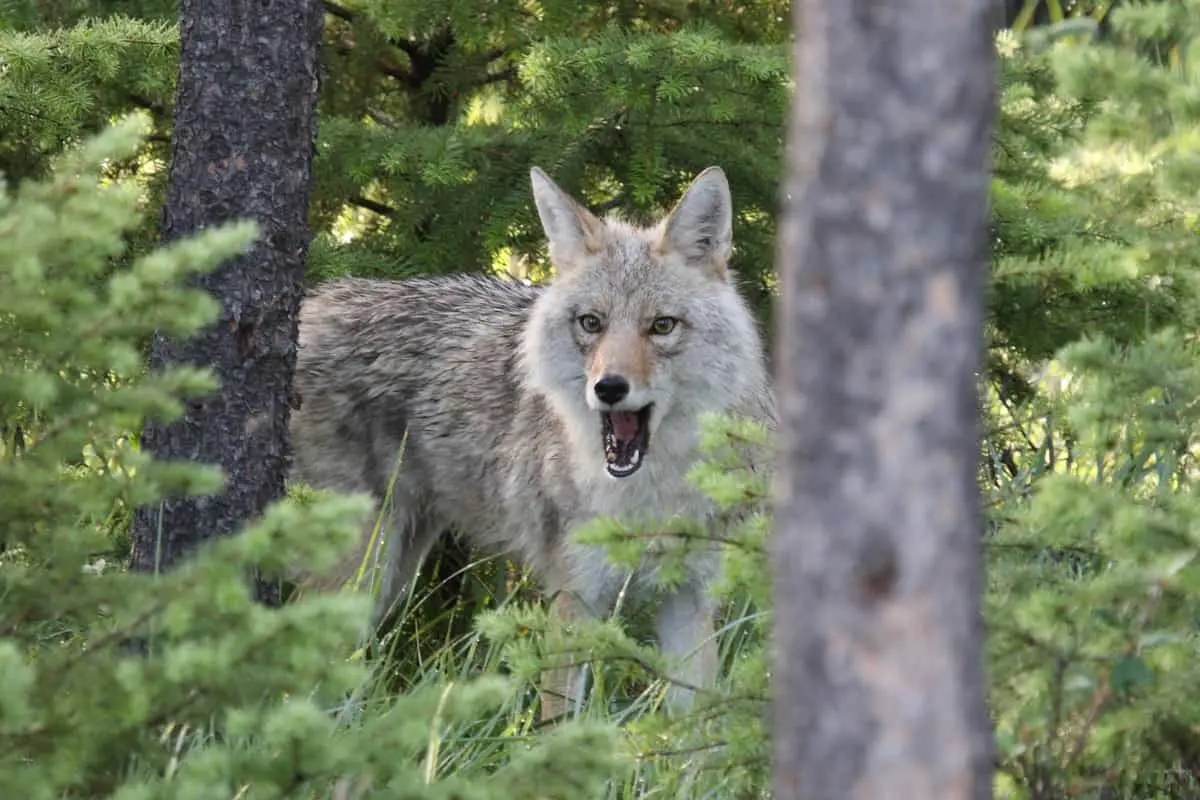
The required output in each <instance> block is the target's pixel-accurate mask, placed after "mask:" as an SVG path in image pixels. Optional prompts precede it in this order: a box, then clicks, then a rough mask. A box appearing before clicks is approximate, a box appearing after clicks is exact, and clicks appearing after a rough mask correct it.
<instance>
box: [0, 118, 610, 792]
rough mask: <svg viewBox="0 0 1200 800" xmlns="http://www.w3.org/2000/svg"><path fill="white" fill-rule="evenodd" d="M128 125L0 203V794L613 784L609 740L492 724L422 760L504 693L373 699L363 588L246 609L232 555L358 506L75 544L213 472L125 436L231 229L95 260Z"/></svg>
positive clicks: (330, 524)
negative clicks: (161, 538)
mask: <svg viewBox="0 0 1200 800" xmlns="http://www.w3.org/2000/svg"><path fill="white" fill-rule="evenodd" d="M144 127H145V120H144V119H131V120H126V121H123V122H121V123H120V124H118V125H116V126H115V127H113V128H111V129H110V130H107V131H105V132H104V133H102V134H101V135H99V136H97V137H95V138H90V139H88V140H86V141H85V143H84V144H83V145H82V146H81V147H79V148H72V149H70V150H68V151H67V152H66V153H65V154H64V155H63V156H62V157H61V158H60V159H59V161H58V163H57V164H56V165H55V168H54V169H53V171H52V173H51V175H50V176H49V177H48V178H47V179H46V180H44V181H39V182H26V183H23V184H22V185H21V186H20V187H19V188H18V189H17V190H16V191H13V192H10V191H7V190H6V191H5V192H4V193H3V194H2V195H0V409H3V411H4V412H5V417H6V418H9V419H15V418H24V419H27V420H30V421H32V425H31V427H30V428H29V431H30V432H25V431H24V430H22V431H21V432H20V433H19V434H18V433H11V435H10V436H9V437H8V441H7V444H6V446H5V449H4V451H3V453H2V455H3V458H2V459H0V498H3V499H2V501H0V541H2V542H3V545H4V548H3V553H2V555H0V630H2V631H3V638H2V639H0V674H3V676H4V680H3V681H0V796H3V797H12V798H17V797H20V798H30V799H31V800H36V799H37V798H61V797H101V796H103V797H115V798H121V800H148V799H149V798H163V799H164V800H166V798H197V799H199V798H214V799H215V798H223V799H227V798H230V797H247V798H285V797H287V798H291V797H312V796H330V797H404V798H447V799H448V798H479V800H485V799H486V798H496V799H497V800H499V799H500V798H504V799H505V800H507V799H508V798H513V797H535V796H536V797H545V798H563V799H564V800H566V799H567V798H578V797H590V796H599V795H600V794H601V793H602V791H603V789H604V786H605V784H606V781H607V780H609V779H611V778H612V777H613V776H615V775H619V762H618V759H617V753H616V750H615V747H614V744H615V743H614V740H613V736H612V732H611V729H610V728H608V727H606V726H597V725H591V726H587V725H570V726H564V727H563V728H561V729H560V730H559V731H557V732H556V733H555V734H554V735H553V736H548V737H543V739H541V740H540V741H538V742H536V743H533V744H532V745H531V743H529V742H527V741H526V740H525V739H523V738H521V737H516V736H514V737H511V738H510V739H509V740H508V742H507V745H508V746H507V747H506V748H505V749H504V751H503V752H502V753H499V754H497V757H496V758H495V759H494V760H493V761H491V762H489V763H487V764H481V765H479V766H478V769H475V770H472V769H470V768H460V769H455V770H454V771H450V772H448V771H446V770H445V765H446V761H445V760H444V757H440V756H439V753H440V752H441V750H440V746H441V743H442V741H443V740H444V739H446V738H453V736H454V735H455V734H454V731H455V730H456V728H457V727H458V726H460V725H461V724H462V723H463V722H464V721H472V722H473V721H476V720H478V719H480V718H486V717H487V716H488V715H492V714H495V713H496V712H497V710H498V709H501V710H502V709H503V708H504V707H505V706H506V705H507V704H508V703H510V701H511V697H512V690H511V688H510V687H509V686H508V683H507V682H506V681H504V680H503V679H500V678H498V677H495V676H491V677H487V676H483V677H480V678H479V679H477V680H470V681H467V682H465V683H462V684H457V683H454V684H451V683H445V684H442V685H433V684H431V685H426V686H423V687H419V688H418V689H415V690H414V691H412V692H410V693H408V694H406V695H403V696H399V697H395V698H389V699H385V698H381V697H379V696H377V695H373V694H372V691H373V690H372V686H373V681H374V678H373V676H372V674H371V672H370V671H369V668H368V666H367V664H366V663H365V662H364V661H363V660H362V659H361V658H358V657H355V655H354V654H355V648H356V646H357V644H358V642H359V641H360V639H361V638H362V637H363V636H364V635H365V634H366V629H367V622H368V619H369V617H368V614H369V609H368V601H367V600H366V599H365V598H362V597H356V596H353V595H346V594H343V595H326V596H318V597H310V598H305V599H303V600H301V601H299V602H294V603H290V604H287V605H285V606H284V607H283V608H280V609H271V608H268V607H265V606H262V605H259V604H257V603H255V602H254V600H253V595H252V590H251V585H250V581H249V580H248V573H249V571H250V569H251V568H257V569H261V570H264V571H265V572H266V573H267V574H274V575H283V574H285V573H286V572H287V571H288V570H289V569H292V568H295V567H301V568H315V569H320V568H322V567H323V566H326V567H327V566H329V565H330V564H331V563H332V562H333V561H334V560H335V559H336V558H337V557H338V556H339V555H340V554H342V553H344V552H345V550H346V549H347V548H348V547H349V546H352V541H353V539H354V538H355V536H356V535H357V531H358V526H359V525H360V524H361V522H362V521H363V519H364V515H365V513H366V511H367V508H368V504H367V501H366V498H363V497H341V498H335V497H327V496H321V497H316V498H313V497H308V498H305V499H304V500H288V501H286V502H282V503H279V504H276V505H274V506H272V507H271V508H270V509H269V510H268V511H267V513H266V514H264V516H263V517H262V518H261V519H260V520H258V521H256V522H255V523H254V524H252V525H250V526H248V527H247V528H246V530H245V531H243V532H241V533H240V534H238V535H236V536H232V537H229V538H227V539H222V540H220V541H214V542H211V543H209V544H208V545H206V546H205V547H203V548H201V549H200V550H199V551H198V552H197V553H196V554H195V556H194V557H191V558H189V559H187V560H186V562H185V563H183V564H182V565H181V566H180V567H179V568H177V569H173V570H171V571H169V572H166V573H163V574H158V575H143V574H134V573H129V572H125V571H123V570H121V569H119V568H115V567H116V566H117V565H110V564H106V562H105V560H104V559H103V558H102V557H100V556H99V555H98V554H101V553H105V552H106V551H108V550H110V549H111V541H109V537H110V535H111V533H110V531H109V530H108V527H107V526H106V524H105V523H106V520H107V518H108V516H109V515H110V514H111V513H112V510H113V509H114V508H115V507H117V506H120V505H125V506H133V505H136V504H143V503H151V502H154V501H155V500H156V499H157V498H160V497H162V496H164V494H165V493H167V492H180V491H186V492H196V493H204V492H206V491H211V490H213V489H215V488H216V487H217V486H218V485H219V481H220V480H221V476H220V475H219V474H217V473H216V471H215V469H213V468H210V467H205V466H201V465H195V464H186V463H184V464H164V463H157V462H155V461H152V460H151V459H149V458H148V457H147V456H145V455H144V454H141V453H139V452H138V450H137V449H136V447H133V446H132V445H131V444H130V442H129V440H128V437H127V435H126V433H125V432H126V431H128V430H130V429H131V428H135V427H137V424H138V422H139V421H140V419H142V418H143V417H146V416H151V417H164V416H167V417H169V416H171V415H174V414H177V413H179V410H180V401H181V399H182V398H184V397H192V396H196V395H198V394H202V393H203V392H204V391H206V390H208V389H210V388H211V387H212V385H213V384H212V382H211V377H210V376H209V375H207V374H206V373H204V372H202V371H200V370H197V369H171V370H168V371H166V372H163V373H155V374H151V375H147V374H144V369H143V361H142V357H141V350H140V346H139V343H140V342H141V341H142V340H144V338H145V337H146V336H147V335H148V334H149V333H150V332H151V331H152V330H154V329H155V328H161V329H163V330H167V331H170V332H171V333H175V334H181V335H182V334H187V333H190V332H191V331H194V330H195V329H196V328H197V327H199V326H201V325H202V324H204V323H205V322H207V321H208V320H209V319H211V317H212V316H213V313H214V311H215V306H214V303H213V301H212V299H211V298H209V297H207V296H206V295H204V294H202V293H200V292H198V291H195V290H191V289H187V288H185V284H186V279H187V277H188V276H189V275H193V274H195V273H196V272H198V271H200V270H204V269H210V268H212V267H214V266H215V265H216V264H217V263H219V262H220V261H221V260H222V259H223V258H227V257H229V256H230V255H232V254H234V253H236V252H237V251H238V250H239V249H240V248H242V247H244V246H245V245H246V244H247V243H248V242H249V241H250V239H251V237H252V236H253V235H254V229H253V227H252V226H250V225H245V224H236V225H229V226H223V227H220V228H217V229H212V230H210V231H208V232H206V233H204V234H203V235H201V236H197V237H195V238H190V239H186V240H182V241H180V242H177V243H174V244H172V245H170V246H169V247H166V248H163V249H158V250H156V251H154V252H152V253H150V254H147V255H144V256H141V257H138V258H136V259H133V260H132V263H130V264H129V265H128V266H115V267H114V264H117V263H119V262H120V260H121V257H122V255H123V253H124V251H125V249H126V247H127V243H126V242H125V241H124V239H123V236H124V234H125V233H126V232H128V231H129V230H131V229H132V228H134V227H135V226H136V225H137V224H138V222H139V218H140V208H139V205H140V204H139V192H138V191H137V187H136V186H133V185H130V184H127V183H122V182H120V181H117V182H111V181H109V180H107V179H106V178H105V166H104V165H105V164H106V163H108V162H110V161H112V160H119V159H122V158H125V157H127V156H128V155H129V154H130V153H131V152H133V150H134V149H135V148H136V147H137V146H138V145H139V143H140V141H141V136H142V133H143V129H144ZM84 458H85V459H86V461H85V462H84V463H82V464H80V460H81V459H84ZM73 464H74V465H75V466H72V465H73ZM368 704H369V706H370V713H364V710H363V709H364V708H365V707H367V705H368Z"/></svg>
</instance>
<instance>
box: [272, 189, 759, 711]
mask: <svg viewBox="0 0 1200 800" xmlns="http://www.w3.org/2000/svg"><path fill="white" fill-rule="evenodd" d="M531 178H532V182H533V188H534V196H535V200H536V202H537V206H538V212H539V215H540V216H541V218H542V222H543V226H544V228H545V229H546V233H547V236H548V239H549V243H550V252H551V257H552V259H553V261H554V264H555V267H556V270H557V273H558V274H557V277H556V278H555V279H554V280H553V281H552V282H550V283H549V284H548V285H547V286H545V287H538V288H534V287H528V286H524V285H521V284H518V283H516V282H512V281H505V280H501V279H497V278H489V277H483V276H457V277H443V278H420V279H413V280H406V281H399V282H392V281H378V280H365V279H355V278H350V279H342V280H336V281H331V282H329V283H326V284H325V285H323V286H321V287H320V288H319V289H318V290H317V291H316V292H315V293H314V294H313V295H312V296H310V297H309V298H308V299H307V300H306V301H305V303H304V305H303V308H302V312H301V321H300V352H299V359H298V363H297V370H296V384H297V388H298V390H299V393H300V400H301V405H300V408H299V410H298V411H297V412H296V413H295V414H294V416H293V418H292V434H293V443H294V451H295V458H294V467H293V476H294V477H298V478H301V479H303V480H305V481H307V482H309V483H310V484H312V485H314V486H319V487H324V488H329V489H333V490H337V491H343V492H358V491H366V492H370V493H372V494H374V495H375V496H376V497H377V498H380V499H382V497H383V495H384V493H385V492H386V490H387V487H388V484H389V480H390V478H391V477H392V473H393V469H394V467H395V465H396V457H397V455H398V453H399V451H400V449H401V447H402V444H403V447H404V453H403V459H402V462H401V466H400V470H399V473H398V478H397V481H396V485H395V487H394V491H393V503H392V506H393V509H394V510H395V511H396V512H397V513H396V514H395V517H396V522H395V523H394V525H393V528H392V530H391V531H390V534H389V541H388V555H387V572H386V578H385V584H384V585H385V591H384V594H383V596H382V597H381V601H380V602H381V604H390V603H393V602H395V601H396V600H397V599H398V598H399V597H401V596H403V592H404V591H406V589H407V584H408V583H409V582H410V581H411V579H412V577H413V576H414V574H415V572H416V570H417V569H418V567H419V564H420V561H421V559H422V558H423V557H424V556H425V554H426V553H427V551H428V549H429V547H430V546H431V544H432V543H433V541H434V540H435V539H436V537H437V536H438V535H440V534H441V533H442V532H443V531H446V530H448V529H452V530H454V531H456V532H458V533H459V534H461V535H462V536H464V537H466V538H467V540H468V541H469V542H470V543H471V544H473V545H475V546H478V547H482V548H486V549H491V550H499V551H503V552H507V553H509V554H512V555H513V556H515V557H516V558H518V559H520V560H521V561H523V562H524V563H526V564H528V565H530V566H532V567H533V568H534V569H535V570H536V572H537V573H538V574H539V575H540V576H541V579H542V580H543V582H544V583H545V585H546V588H547V589H549V590H550V591H552V592H565V593H569V594H570V595H572V596H573V597H574V598H576V600H577V601H578V603H579V604H580V606H581V608H582V610H583V611H584V612H586V613H593V614H599V613H604V612H605V611H606V610H607V609H608V608H610V607H611V604H612V603H613V601H614V599H615V596H616V594H617V592H618V591H619V589H620V588H621V586H622V584H623V583H624V580H625V578H626V576H625V575H623V574H622V573H621V572H620V571H619V570H618V569H617V568H615V567H613V566H612V565H611V564H609V563H608V562H607V561H606V559H605V557H604V555H603V553H602V552H600V551H597V550H596V549H594V548H592V547H589V546H585V545H581V544H578V543H575V542H573V541H572V540H571V539H570V536H569V534H570V531H571V530H572V529H573V528H575V527H576V526H578V525H579V524H581V523H584V522H586V521H588V520H589V519H591V518H593V517H594V516H595V515H597V514H611V515H619V516H629V515H651V516H653V517H654V518H659V519H665V518H669V517H670V516H671V515H674V514H680V513H682V514H689V515H704V514H707V513H708V512H709V511H710V508H709V504H708V503H707V501H706V500H705V499H704V498H703V497H702V496H701V495H700V494H699V493H698V492H697V491H696V490H695V489H694V488H693V487H691V486H690V485H689V484H688V483H687V482H686V480H685V478H684V475H685V473H686V472H687V470H688V468H689V467H690V466H691V464H692V462H693V461H694V459H695V455H696V452H695V447H696V444H697V440H698V439H697V429H696V423H697V416H698V415H699V414H700V413H701V412H703V411H733V412H735V413H740V414H744V415H748V416H751V417H755V418H759V419H764V420H767V421H773V419H774V404H773V400H772V397H771V390H770V387H769V383H768V377H767V370H766V365H765V361H764V356H763V349H762V344H761V342H760V340H759V337H758V333H757V330H756V326H755V323H754V319H753V317H752V315H751V314H750V312H749V310H748V308H747V307H746V305H745V303H744V301H743V300H742V298H741V297H740V296H739V295H738V293H737V291H736V290H735V288H734V287H733V285H732V280H731V277H730V275H729V274H728V272H727V270H726V267H725V262H726V260H727V258H728V254H729V251H730V248H731V242H732V238H731V235H730V221H731V219H732V215H731V209H730V200H729V189H728V185H727V184H726V182H725V177H724V174H723V173H721V172H720V170H718V169H715V168H713V169H709V170H706V171H705V172H704V173H702V174H701V176H699V177H698V178H697V179H696V181H695V182H694V183H693V185H692V187H691V189H689V191H688V193H687V194H686V195H685V196H684V198H683V199H682V200H681V201H680V204H679V206H677V208H676V210H675V211H674V212H673V213H672V215H670V216H669V217H668V218H667V219H664V220H663V221H662V222H660V223H659V225H657V226H655V227H652V228H648V229H641V228H636V227H634V226H631V225H628V224H626V223H624V222H621V221H619V220H604V221H602V220H599V219H597V218H596V217H594V216H592V215H591V214H590V213H589V212H587V211H586V210H584V209H583V208H582V207H581V206H579V205H578V204H576V203H575V202H574V201H573V200H571V199H570V198H569V197H568V196H567V195H566V194H565V193H563V192H562V190H561V189H559V188H558V187H557V186H556V185H555V184H554V183H553V182H552V181H551V180H550V179H549V178H548V177H546V175H545V174H544V173H542V172H541V171H540V170H537V169H536V168H535V169H534V171H533V172H532V175H531ZM586 312H595V313H596V314H598V315H600V316H601V317H602V318H603V320H604V330H603V331H602V332H601V333H599V334H590V333H588V332H586V331H584V330H582V329H581V327H580V324H579V322H578V317H579V315H580V314H583V313H586ZM662 315H669V316H671V317H674V318H678V319H679V320H680V321H681V322H680V323H679V324H678V325H677V326H676V327H675V329H674V330H673V331H672V332H670V333H669V334H667V335H663V336H651V335H650V334H648V333H647V332H646V325H647V321H648V320H652V319H654V318H655V317H656V316H662ZM589 369H592V370H593V371H594V370H596V369H603V370H604V371H605V374H612V373H613V371H614V370H616V371H618V372H622V371H623V373H624V374H625V375H626V377H629V379H630V382H631V384H632V389H631V392H630V396H629V399H628V400H627V401H625V402H623V403H622V404H620V407H621V408H625V407H630V408H632V407H633V406H632V405H631V404H633V403H637V404H641V405H644V404H645V403H648V402H652V403H653V404H654V407H653V411H652V412H651V423H650V429H651V433H650V439H649V446H648V448H647V450H646V455H645V459H644V463H643V465H642V466H641V468H640V469H638V470H637V471H636V472H635V473H634V474H632V475H630V476H629V477H625V478H614V477H612V476H611V475H610V474H609V473H608V472H606V469H605V461H604V450H603V447H602V442H601V435H600V416H599V411H598V408H601V407H603V406H602V404H601V405H599V406H598V405H597V404H598V403H599V401H598V399H597V397H596V395H595V393H594V392H593V391H592V389H591V386H592V384H593V382H594V381H595V379H596V377H597V375H596V374H592V375H591V376H590V377H589ZM638 376H641V377H640V378H639V377H638ZM406 431H407V439H406V438H405V434H406ZM653 569H654V565H653V563H648V564H646V565H644V566H643V567H642V568H640V569H639V570H638V571H637V573H636V574H635V576H634V581H633V585H634V586H635V587H638V588H642V587H645V586H646V585H647V584H648V579H649V578H651V577H652V574H653ZM715 570H716V561H715V555H714V554H713V553H711V552H709V553H703V554H699V555H696V556H695V557H694V558H693V559H692V561H691V562H690V563H689V580H688V581H687V583H686V584H685V585H684V586H683V587H681V588H680V589H679V590H678V591H677V592H676V593H675V594H674V596H672V597H668V598H667V599H666V600H665V601H664V602H663V604H662V606H661V611H660V614H659V619H660V624H659V637H660V640H661V643H662V646H663V649H664V651H666V652H667V653H668V654H670V655H672V656H674V657H676V658H682V657H685V656H688V655H691V654H692V651H693V650H696V649H697V648H699V650H700V651H701V653H700V656H698V657H697V658H696V659H693V662H692V666H690V667H688V666H685V667H684V668H683V670H682V672H681V673H679V676H680V680H682V681H683V682H685V683H695V682H699V683H703V682H705V681H708V680H711V678H712V677H713V676H712V674H711V673H712V671H713V669H715V650H714V649H713V645H712V643H711V642H707V643H706V642H704V641H703V640H704V639H705V637H708V638H709V639H711V637H712V622H711V616H712V611H713V608H712V602H711V600H710V599H709V598H708V597H707V595H706V593H705V591H704V589H705V587H706V586H707V585H708V584H709V582H710V581H711V579H712V577H713V575H714V574H715ZM344 578H345V574H344V571H343V573H342V574H339V575H336V576H333V582H334V583H337V582H339V581H341V580H343V579H344ZM671 696H672V698H673V699H675V700H680V701H683V702H686V701H687V700H688V699H689V695H688V692H687V691H686V690H684V691H675V692H673V693H672V695H671Z"/></svg>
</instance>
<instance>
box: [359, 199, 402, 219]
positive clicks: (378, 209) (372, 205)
mask: <svg viewBox="0 0 1200 800" xmlns="http://www.w3.org/2000/svg"><path fill="white" fill-rule="evenodd" d="M348 202H349V203H350V204H351V205H355V206H358V207H359V208H365V209H366V210H367V211H373V212H375V213H376V214H379V215H380V216H383V217H395V216H396V209H394V208H392V207H391V206H389V205H387V204H385V203H380V202H378V201H375V200H371V199H370V198H368V197H363V196H362V195H361V194H356V195H354V196H353V197H351V198H350V200H349V201H348Z"/></svg>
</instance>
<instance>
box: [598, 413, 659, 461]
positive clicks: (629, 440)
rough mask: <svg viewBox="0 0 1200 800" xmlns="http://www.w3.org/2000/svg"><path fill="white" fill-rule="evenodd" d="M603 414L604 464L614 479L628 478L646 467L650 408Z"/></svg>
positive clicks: (601, 432) (601, 422)
mask: <svg viewBox="0 0 1200 800" xmlns="http://www.w3.org/2000/svg"><path fill="white" fill-rule="evenodd" d="M652 406H653V404H651V405H649V406H646V407H645V408H643V409H641V410H640V411H601V412H600V436H601V438H602V439H603V440H604V462H605V468H606V469H607V470H608V474H609V475H612V476H613V477H614V478H628V477H629V476H630V475H632V474H633V473H635V472H637V471H638V467H640V466H642V459H643V458H645V456H646V450H647V448H649V446H650V409H651V408H652Z"/></svg>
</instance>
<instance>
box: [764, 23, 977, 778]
mask: <svg viewBox="0 0 1200 800" xmlns="http://www.w3.org/2000/svg"><path fill="white" fill-rule="evenodd" d="M796 13H797V15H798V16H797V20H796V21H797V23H798V34H797V41H796V47H795V56H796V60H795V63H796V76H797V89H796V97H795V99H794V101H793V102H794V108H793V117H792V120H791V126H790V130H789V133H788V145H789V149H790V169H789V173H788V177H787V180H786V190H785V202H784V208H785V212H784V213H785V217H784V219H783V221H782V226H781V237H780V244H779V252H778V262H779V267H780V272H781V278H782V294H783V298H782V305H781V314H780V316H779V318H778V320H777V330H778V335H779V339H778V369H777V375H778V380H779V383H778V386H779V400H780V422H781V428H782V430H781V433H782V445H783V453H782V454H781V461H780V469H781V474H780V476H779V483H778V488H779V495H778V505H777V509H776V533H775V537H774V540H773V549H774V553H773V555H774V558H773V563H774V564H775V570H776V571H775V574H774V593H775V604H776V619H777V620H779V622H778V623H777V624H776V629H775V644H774V647H775V654H774V660H775V663H774V681H775V684H774V686H775V693H776V695H777V697H776V702H775V704H774V721H773V725H774V746H775V758H776V763H775V780H774V783H775V797H776V798H777V800H791V798H804V800H824V799H825V798H828V799H829V800H846V799H847V798H863V800H866V798H871V800H875V799H876V798H881V797H904V798H921V800H941V799H942V798H982V797H989V796H990V794H991V734H990V725H989V719H988V714H987V709H986V705H985V695H984V681H983V665H982V620H981V612H980V606H981V602H980V596H979V595H980V592H981V589H982V580H981V578H982V574H981V573H982V554H981V548H982V541H981V540H982V522H981V512H980V508H979V498H978V487H977V485H976V466H977V458H978V453H979V449H978V446H977V443H978V436H979V422H978V397H977V393H976V382H975V373H976V371H977V369H978V368H979V367H980V363H981V351H982V342H981V339H982V335H981V328H982V303H983V289H984V276H985V273H986V254H987V249H986V224H987V211H988V209H987V189H988V172H987V156H988V151H989V142H990V133H991V125H992V118H993V103H994V88H993V80H994V77H993V71H994V65H993V59H994V52H993V46H992V40H991V36H990V32H989V31H990V19H991V18H990V14H991V6H990V2H989V0H909V1H908V2H895V0H893V1H892V2H880V0H841V2H829V0H800V2H798V3H797V7H796Z"/></svg>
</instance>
